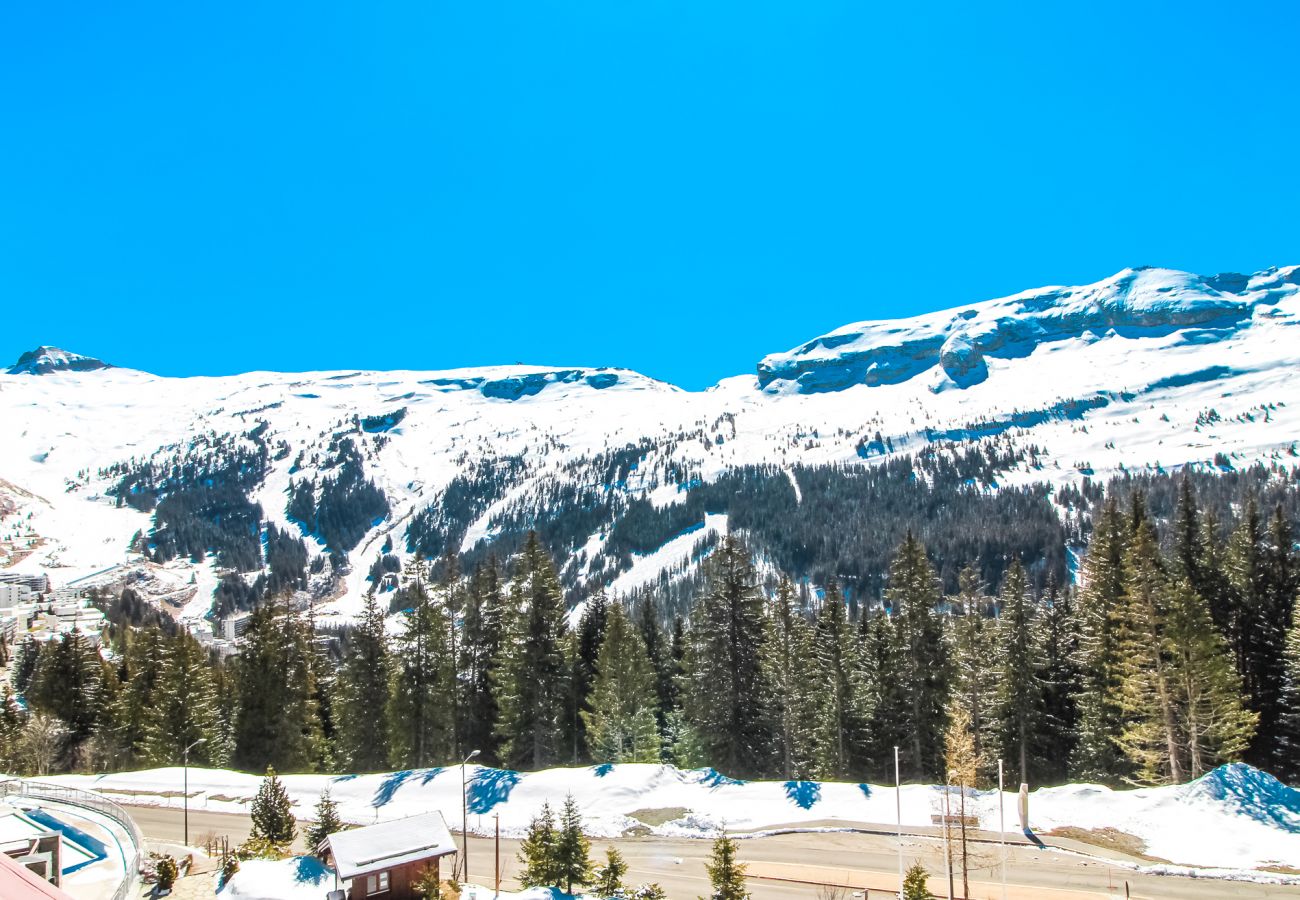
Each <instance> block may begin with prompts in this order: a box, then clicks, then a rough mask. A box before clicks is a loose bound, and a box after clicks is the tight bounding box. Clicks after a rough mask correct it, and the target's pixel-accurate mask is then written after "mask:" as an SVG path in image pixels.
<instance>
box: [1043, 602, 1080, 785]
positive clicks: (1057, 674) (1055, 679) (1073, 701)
mask: <svg viewBox="0 0 1300 900" xmlns="http://www.w3.org/2000/svg"><path fill="white" fill-rule="evenodd" d="M1038 623H1039V635H1038V638H1037V643H1038V646H1039V647H1040V648H1041V652H1042V663H1043V674H1042V685H1043V721H1042V725H1041V726H1040V728H1039V740H1038V742H1037V744H1038V747H1039V748H1040V750H1039V753H1040V760H1039V765H1040V767H1041V770H1042V772H1043V773H1044V777H1045V780H1046V781H1047V782H1048V783H1050V784H1058V783H1060V782H1062V781H1064V780H1065V779H1066V776H1067V772H1068V763H1069V760H1070V758H1071V757H1072V756H1073V754H1074V748H1075V740H1076V735H1077V733H1078V725H1079V702H1078V692H1079V684H1080V681H1081V673H1080V671H1079V622H1078V617H1077V616H1076V614H1075V608H1074V594H1073V592H1072V591H1070V590H1068V589H1067V590H1064V591H1061V590H1058V589H1057V587H1056V582H1055V580H1049V582H1048V585H1047V591H1046V596H1045V597H1044V603H1043V608H1042V615H1041V616H1039V619H1038Z"/></svg>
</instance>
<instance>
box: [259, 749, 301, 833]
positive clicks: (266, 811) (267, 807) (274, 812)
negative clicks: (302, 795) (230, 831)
mask: <svg viewBox="0 0 1300 900" xmlns="http://www.w3.org/2000/svg"><path fill="white" fill-rule="evenodd" d="M248 815H249V818H250V819H252V822H253V827H252V834H251V836H252V837H253V838H254V839H256V840H262V841H265V842H266V843H268V844H271V845H272V846H275V847H288V846H289V845H290V844H292V843H293V839H294V837H295V836H297V834H298V822H297V820H296V819H294V817H293V804H292V803H291V802H290V801H289V794H288V792H286V791H285V789H284V785H283V784H282V783H281V782H280V778H279V776H277V775H276V774H275V769H273V768H270V767H267V770H266V777H265V778H263V779H262V784H261V785H260V786H259V787H258V789H257V796H256V797H254V798H253V804H252V806H251V807H250V808H249V811H248Z"/></svg>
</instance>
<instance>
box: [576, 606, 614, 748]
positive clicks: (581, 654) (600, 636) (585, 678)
mask: <svg viewBox="0 0 1300 900" xmlns="http://www.w3.org/2000/svg"><path fill="white" fill-rule="evenodd" d="M608 622H609V601H608V600H606V599H605V595H604V593H601V592H597V593H596V594H595V595H594V596H592V597H589V598H588V599H587V602H586V603H585V604H584V605H583V608H582V615H581V616H580V617H579V618H578V628H577V633H576V634H575V635H574V648H573V649H574V652H573V677H572V679H570V682H569V684H570V687H571V689H572V694H573V696H572V698H571V702H572V706H573V708H572V719H571V724H570V729H571V731H572V733H573V762H574V764H575V765H576V764H577V762H578V761H579V760H581V759H591V758H593V757H592V756H591V749H590V748H589V747H588V746H587V720H588V717H589V716H590V713H591V691H592V688H593V686H594V685H595V683H596V671H597V658H598V657H599V655H600V652H601V647H602V646H603V645H604V642H605V629H606V627H607V625H608Z"/></svg>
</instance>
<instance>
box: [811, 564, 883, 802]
mask: <svg viewBox="0 0 1300 900" xmlns="http://www.w3.org/2000/svg"><path fill="white" fill-rule="evenodd" d="M813 634H814V636H815V637H814V656H813V658H812V659H810V660H808V663H809V668H810V669H815V670H816V671H817V672H819V673H820V680H821V684H820V686H819V687H820V689H819V690H818V691H817V692H816V695H815V696H816V697H817V699H818V701H819V702H818V703H817V707H816V709H817V719H816V733H815V738H814V740H815V748H816V750H815V752H816V757H817V765H816V769H817V775H818V777H820V778H823V779H831V778H843V777H845V776H846V775H848V773H849V771H850V769H851V768H854V767H855V764H856V763H857V760H856V759H854V758H851V756H850V749H851V748H852V747H854V746H855V745H856V744H857V743H858V741H859V739H860V736H861V732H862V728H863V724H862V723H863V719H864V718H865V716H866V714H867V713H869V710H866V709H864V691H863V689H862V687H863V674H862V671H861V665H860V660H859V658H858V642H857V638H856V636H855V634H854V632H853V626H852V625H851V624H850V623H849V620H848V614H847V612H846V610H845V604H844V597H843V595H842V594H841V593H840V590H839V586H838V585H837V584H836V582H835V580H834V579H832V580H831V581H830V583H829V584H828V585H827V588H826V598H825V601H824V602H823V603H822V607H821V609H820V610H819V611H818V614H817V620H816V627H815V628H814V629H813Z"/></svg>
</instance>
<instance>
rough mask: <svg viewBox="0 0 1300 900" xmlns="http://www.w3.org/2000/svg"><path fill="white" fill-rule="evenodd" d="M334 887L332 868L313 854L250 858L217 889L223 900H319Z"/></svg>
mask: <svg viewBox="0 0 1300 900" xmlns="http://www.w3.org/2000/svg"><path fill="white" fill-rule="evenodd" d="M333 889H334V870H333V869H330V868H327V867H326V865H325V864H324V863H322V862H321V861H320V860H319V859H317V858H316V857H314V856H295V857H293V858H291V859H278V860H271V859H250V860H248V861H246V862H242V863H240V864H239V871H238V872H236V873H235V874H234V877H232V878H231V879H230V880H229V881H227V882H226V883H225V884H224V885H222V887H221V889H220V890H219V891H217V896H218V897H221V898H223V900H235V898H239V900H321V898H322V897H324V896H325V894H326V892H327V891H332V890H333Z"/></svg>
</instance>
